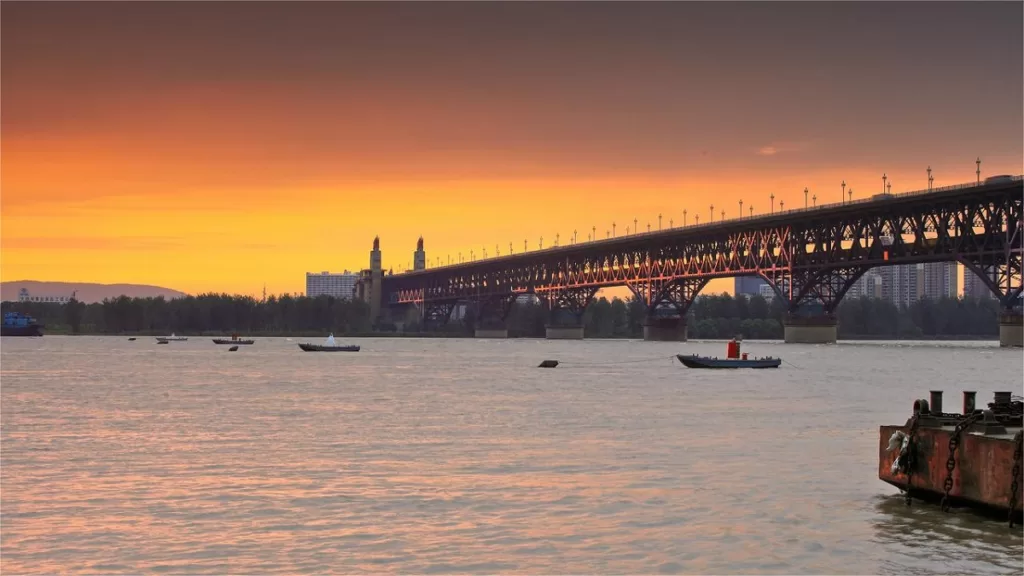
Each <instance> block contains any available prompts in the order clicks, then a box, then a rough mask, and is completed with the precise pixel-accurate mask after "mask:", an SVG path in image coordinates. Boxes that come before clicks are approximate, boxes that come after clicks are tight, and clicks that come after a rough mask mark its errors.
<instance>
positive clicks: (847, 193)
mask: <svg viewBox="0 0 1024 576" xmlns="http://www.w3.org/2000/svg"><path fill="white" fill-rule="evenodd" d="M846 195H847V196H849V197H850V202H853V188H850V189H849V190H847V191H846Z"/></svg>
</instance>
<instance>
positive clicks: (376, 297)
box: [367, 236, 384, 322]
mask: <svg viewBox="0 0 1024 576" xmlns="http://www.w3.org/2000/svg"><path fill="white" fill-rule="evenodd" d="M383 282H384V269H383V267H382V265H381V254H380V236H374V238H373V250H370V282H369V290H368V292H367V299H368V300H369V302H370V318H371V319H372V321H374V322H376V321H377V319H379V318H380V294H381V286H382V284H383Z"/></svg>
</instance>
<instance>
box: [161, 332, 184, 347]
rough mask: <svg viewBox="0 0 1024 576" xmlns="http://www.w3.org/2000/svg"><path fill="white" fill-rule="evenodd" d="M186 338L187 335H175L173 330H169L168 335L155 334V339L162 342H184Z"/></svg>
mask: <svg viewBox="0 0 1024 576" xmlns="http://www.w3.org/2000/svg"><path fill="white" fill-rule="evenodd" d="M186 340H188V336H175V335H174V332H171V335H170V336H157V337H156V341H157V342H159V343H161V344H163V343H164V342H184V341H186Z"/></svg>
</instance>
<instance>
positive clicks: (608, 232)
mask: <svg viewBox="0 0 1024 576" xmlns="http://www.w3.org/2000/svg"><path fill="white" fill-rule="evenodd" d="M604 237H605V238H611V237H612V231H611V230H605V231H604Z"/></svg>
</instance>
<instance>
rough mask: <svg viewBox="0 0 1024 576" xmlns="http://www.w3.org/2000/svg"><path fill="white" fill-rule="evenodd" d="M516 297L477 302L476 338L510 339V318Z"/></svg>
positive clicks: (493, 298) (500, 297) (512, 295)
mask: <svg viewBox="0 0 1024 576" xmlns="http://www.w3.org/2000/svg"><path fill="white" fill-rule="evenodd" d="M515 301H516V295H515V294H509V295H507V296H497V297H490V298H486V299H484V300H480V301H478V302H476V305H475V307H474V310H475V314H476V318H475V321H474V325H473V336H474V337H475V338H508V326H507V325H506V323H505V319H506V318H508V314H509V311H510V310H511V309H512V305H513V304H515Z"/></svg>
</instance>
